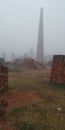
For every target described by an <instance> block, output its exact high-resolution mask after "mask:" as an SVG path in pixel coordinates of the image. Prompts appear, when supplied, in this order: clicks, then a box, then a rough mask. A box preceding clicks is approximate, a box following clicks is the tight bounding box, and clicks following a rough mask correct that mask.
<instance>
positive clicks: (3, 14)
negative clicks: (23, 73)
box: [0, 0, 65, 57]
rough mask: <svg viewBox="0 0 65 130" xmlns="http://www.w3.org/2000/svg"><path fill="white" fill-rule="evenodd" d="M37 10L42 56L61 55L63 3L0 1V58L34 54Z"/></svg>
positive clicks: (61, 0)
mask: <svg viewBox="0 0 65 130" xmlns="http://www.w3.org/2000/svg"><path fill="white" fill-rule="evenodd" d="M41 7H43V8H44V52H45V54H59V53H61V54H65V0H0V56H1V55H2V53H3V52H5V53H6V56H7V57H10V55H11V54H12V53H15V55H16V56H17V55H23V53H25V52H27V51H28V50H29V48H33V49H34V51H36V47H37V38H38V29H39V15H40V8H41Z"/></svg>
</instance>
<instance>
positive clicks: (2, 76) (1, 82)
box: [0, 64, 8, 90]
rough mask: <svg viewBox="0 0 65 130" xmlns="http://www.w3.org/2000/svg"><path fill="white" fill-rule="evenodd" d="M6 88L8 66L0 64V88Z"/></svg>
mask: <svg viewBox="0 0 65 130" xmlns="http://www.w3.org/2000/svg"><path fill="white" fill-rule="evenodd" d="M1 89H3V90H5V89H8V68H7V67H5V66H4V65H2V64H0V90H1Z"/></svg>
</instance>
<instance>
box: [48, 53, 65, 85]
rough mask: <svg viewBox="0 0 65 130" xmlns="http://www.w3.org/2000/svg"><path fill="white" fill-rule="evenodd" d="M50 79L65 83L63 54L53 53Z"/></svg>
mask: <svg viewBox="0 0 65 130" xmlns="http://www.w3.org/2000/svg"><path fill="white" fill-rule="evenodd" d="M50 81H51V82H56V83H65V55H54V57H53V62H52V67H51V75H50Z"/></svg>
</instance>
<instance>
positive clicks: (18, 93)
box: [4, 90, 41, 110]
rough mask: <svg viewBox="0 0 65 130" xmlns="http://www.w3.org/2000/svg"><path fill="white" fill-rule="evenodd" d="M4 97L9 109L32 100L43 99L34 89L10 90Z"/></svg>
mask: <svg viewBox="0 0 65 130" xmlns="http://www.w3.org/2000/svg"><path fill="white" fill-rule="evenodd" d="M4 97H5V100H6V101H7V102H8V106H7V110H9V109H11V108H14V107H18V106H21V105H26V104H29V103H31V102H39V101H41V99H40V97H39V96H38V95H37V94H36V93H35V92H34V91H24V90H9V92H8V93H6V94H5V96H4Z"/></svg>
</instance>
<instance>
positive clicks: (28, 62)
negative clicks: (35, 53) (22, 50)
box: [14, 58, 44, 70]
mask: <svg viewBox="0 0 65 130" xmlns="http://www.w3.org/2000/svg"><path fill="white" fill-rule="evenodd" d="M14 67H15V68H17V67H18V68H20V69H22V70H27V69H29V70H42V69H44V65H43V64H42V63H39V62H37V61H35V60H34V59H27V58H26V59H24V60H22V61H19V62H15V63H14Z"/></svg>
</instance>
